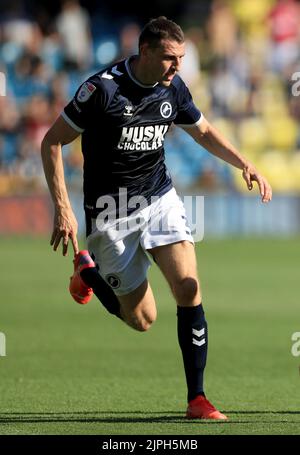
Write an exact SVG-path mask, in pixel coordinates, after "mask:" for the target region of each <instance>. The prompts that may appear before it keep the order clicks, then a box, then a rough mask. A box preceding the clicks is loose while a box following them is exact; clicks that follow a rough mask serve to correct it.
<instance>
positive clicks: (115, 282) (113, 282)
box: [105, 274, 121, 289]
mask: <svg viewBox="0 0 300 455" xmlns="http://www.w3.org/2000/svg"><path fill="white" fill-rule="evenodd" d="M105 279H106V281H107V282H108V284H109V285H110V286H111V287H112V288H113V289H118V288H119V287H120V284H121V281H120V278H119V277H117V275H114V274H110V275H106V277H105Z"/></svg>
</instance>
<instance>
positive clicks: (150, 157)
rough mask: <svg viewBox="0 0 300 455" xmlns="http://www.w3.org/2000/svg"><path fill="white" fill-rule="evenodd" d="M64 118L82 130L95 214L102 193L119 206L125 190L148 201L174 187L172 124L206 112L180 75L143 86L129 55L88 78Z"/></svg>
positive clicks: (88, 198)
mask: <svg viewBox="0 0 300 455" xmlns="http://www.w3.org/2000/svg"><path fill="white" fill-rule="evenodd" d="M62 116H63V117H64V119H65V120H66V121H67V122H68V123H69V124H70V125H71V126H72V127H73V128H74V129H75V130H77V131H78V132H80V133H82V153H83V156H84V183H83V190H84V205H85V209H86V210H87V211H89V212H90V213H91V214H92V215H93V214H94V213H97V200H98V198H99V197H100V196H104V195H109V196H112V197H114V198H115V200H116V203H117V204H118V196H119V191H120V188H122V189H124V188H125V189H126V191H127V197H128V199H129V198H130V197H132V196H137V195H142V196H144V197H145V198H146V200H147V201H148V202H150V201H151V197H152V196H161V195H163V194H165V193H166V192H167V191H169V190H170V189H171V188H172V180H171V176H170V174H169V172H168V170H167V168H166V165H165V159H164V158H165V152H164V138H165V135H166V133H167V131H168V129H169V127H170V125H171V124H172V123H174V124H176V125H183V126H191V125H194V124H197V123H199V122H200V121H201V116H202V114H201V112H200V111H199V110H198V109H197V108H196V106H195V105H194V103H193V100H192V96H191V94H190V92H189V90H188V88H187V86H186V85H185V83H184V82H183V81H182V79H181V78H180V77H179V76H178V75H176V76H175V77H174V79H173V80H172V83H171V84H170V86H168V87H165V86H163V85H160V84H158V83H157V84H154V85H153V86H149V85H143V84H141V83H140V82H139V81H138V80H136V79H135V77H134V75H133V74H132V72H131V70H130V59H126V60H123V61H121V62H118V63H116V64H114V65H112V66H110V67H109V68H106V69H105V70H103V71H100V72H98V73H97V74H95V75H93V76H91V77H90V78H89V79H88V80H87V81H86V82H84V83H83V84H82V85H81V86H80V87H79V89H78V90H77V92H76V94H75V96H74V98H73V99H72V100H71V101H70V103H69V104H68V105H67V106H66V107H65V109H64V111H63V112H62Z"/></svg>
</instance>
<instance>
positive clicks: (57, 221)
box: [50, 209, 79, 256]
mask: <svg viewBox="0 0 300 455" xmlns="http://www.w3.org/2000/svg"><path fill="white" fill-rule="evenodd" d="M77 230H78V224H77V220H76V218H75V215H74V213H73V211H72V210H71V209H65V210H56V211H55V215H54V226H53V233H52V237H51V241H50V245H53V249H54V251H56V250H57V247H58V245H59V244H60V241H61V240H62V253H63V255H64V256H66V254H67V252H68V244H69V239H71V242H72V245H73V249H74V254H77V253H78V252H79V248H78V241H77Z"/></svg>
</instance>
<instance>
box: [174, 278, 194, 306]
mask: <svg viewBox="0 0 300 455" xmlns="http://www.w3.org/2000/svg"><path fill="white" fill-rule="evenodd" d="M172 291H173V293H174V296H175V298H176V300H177V301H179V302H192V301H193V300H194V299H195V298H196V297H197V295H198V293H199V283H198V280H197V279H196V278H193V277H186V278H183V279H181V280H177V281H176V282H175V283H173V286H172Z"/></svg>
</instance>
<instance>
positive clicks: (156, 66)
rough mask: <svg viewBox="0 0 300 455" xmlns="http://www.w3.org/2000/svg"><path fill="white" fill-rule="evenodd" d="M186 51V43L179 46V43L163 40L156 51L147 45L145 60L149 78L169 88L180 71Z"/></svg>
mask: <svg viewBox="0 0 300 455" xmlns="http://www.w3.org/2000/svg"><path fill="white" fill-rule="evenodd" d="M184 51H185V46H184V43H182V44H179V43H177V41H169V40H162V41H161V43H160V46H159V47H156V48H154V49H152V48H150V47H148V46H147V45H146V48H145V58H146V62H147V67H148V76H149V78H150V79H152V81H153V82H159V83H161V84H163V85H165V86H169V85H170V84H171V82H172V79H173V77H174V76H175V74H176V73H177V71H179V69H180V65H181V61H182V58H183V57H184Z"/></svg>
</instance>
